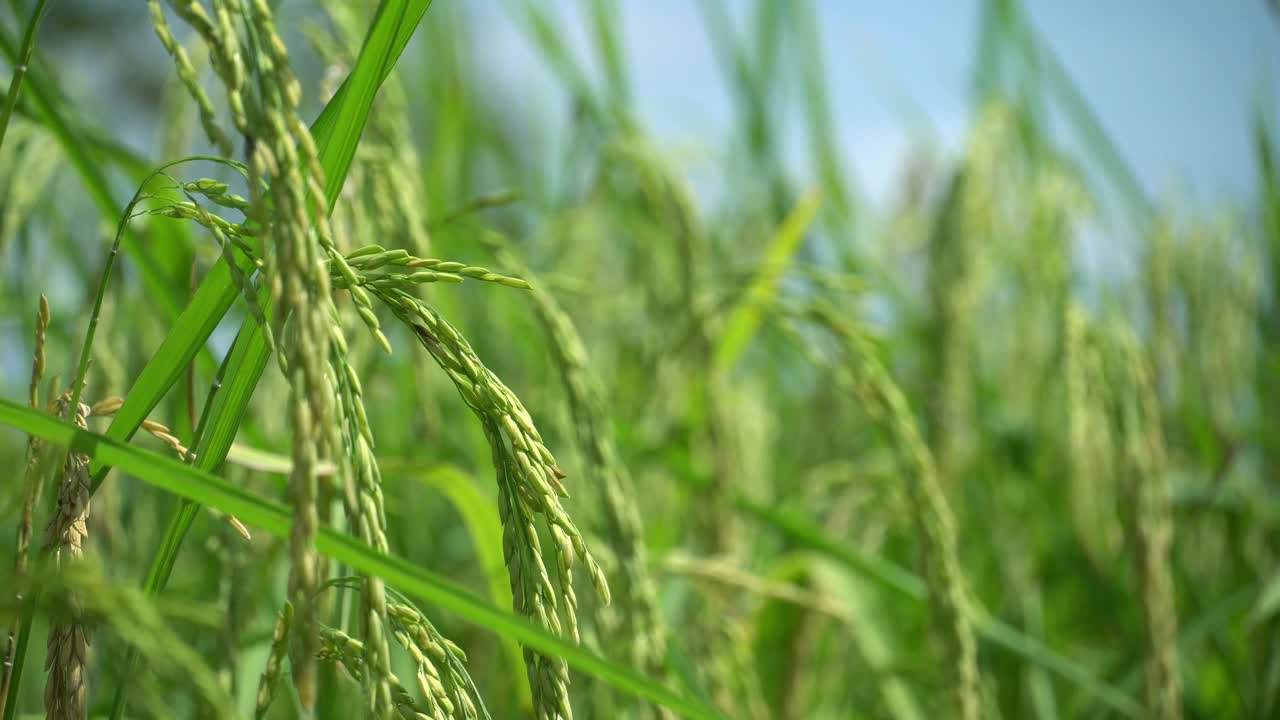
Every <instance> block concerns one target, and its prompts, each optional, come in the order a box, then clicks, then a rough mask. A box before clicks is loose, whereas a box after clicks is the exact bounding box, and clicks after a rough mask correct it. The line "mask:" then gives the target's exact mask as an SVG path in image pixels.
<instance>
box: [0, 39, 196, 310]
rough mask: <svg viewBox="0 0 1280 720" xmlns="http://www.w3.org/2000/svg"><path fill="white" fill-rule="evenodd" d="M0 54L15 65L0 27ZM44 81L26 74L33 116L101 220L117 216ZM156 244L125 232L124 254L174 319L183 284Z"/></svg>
mask: <svg viewBox="0 0 1280 720" xmlns="http://www.w3.org/2000/svg"><path fill="white" fill-rule="evenodd" d="M0 51H3V52H4V54H5V57H6V58H8V59H9V60H10V61H11V62H14V63H17V62H18V59H17V58H18V55H17V52H16V48H15V47H14V44H13V41H12V39H11V38H9V37H8V34H7V33H5V32H3V28H0ZM45 82H46V79H45V78H44V76H43V75H42V74H41V73H37V72H30V73H28V78H27V83H26V84H27V86H28V92H27V96H28V97H30V98H31V101H32V105H33V106H34V108H35V111H36V114H37V115H38V116H39V117H40V119H41V121H42V122H43V123H44V126H45V127H46V128H48V129H49V131H50V132H52V133H53V135H54V137H56V138H57V139H58V142H59V144H60V145H61V146H62V149H63V152H65V153H66V154H67V159H69V160H70V161H71V164H72V166H74V167H75V169H76V171H77V172H78V173H79V175H80V179H81V180H82V181H83V182H84V185H85V188H86V189H87V190H88V191H89V195H90V197H92V199H93V201H94V204H95V205H97V207H98V211H99V212H100V213H101V214H102V215H103V216H104V217H109V218H114V217H116V213H117V211H118V208H119V206H118V204H117V202H116V200H115V198H114V197H113V195H112V192H111V183H110V181H109V180H108V179H107V175H106V172H105V170H104V169H103V166H102V163H101V162H99V161H98V159H97V158H96V157H94V156H92V155H91V154H90V153H89V148H90V147H91V144H90V143H88V142H86V141H85V138H83V137H81V136H80V135H79V133H77V132H76V131H75V130H74V129H73V128H72V126H71V124H70V123H69V122H68V121H67V119H66V117H65V115H66V114H65V113H64V112H62V110H61V109H60V108H59V107H58V106H57V103H56V93H54V92H53V91H51V90H50V89H49V88H48V87H47V86H46V85H45ZM157 245H160V247H157V248H153V249H148V248H144V246H143V244H142V241H141V239H140V238H139V237H138V235H137V233H135V232H129V233H126V235H125V237H124V248H125V251H126V252H128V253H129V257H130V259H131V260H132V261H133V262H134V264H135V265H137V267H138V270H139V272H140V274H141V275H142V280H143V283H144V284H145V285H146V287H147V291H148V293H149V296H150V297H151V298H152V299H153V300H154V301H155V302H156V303H157V305H158V307H159V308H160V309H161V310H163V311H164V312H165V314H166V315H167V316H168V317H170V318H175V317H177V316H178V312H179V309H180V308H179V304H178V303H179V300H178V298H185V297H186V287H185V282H180V281H179V279H178V278H176V277H170V276H168V275H166V273H165V272H164V271H163V269H162V267H161V266H160V264H159V263H158V262H157V258H158V257H164V256H165V247H164V244H163V243H157ZM183 279H185V278H183Z"/></svg>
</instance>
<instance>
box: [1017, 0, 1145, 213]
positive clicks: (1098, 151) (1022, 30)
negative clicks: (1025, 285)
mask: <svg viewBox="0 0 1280 720" xmlns="http://www.w3.org/2000/svg"><path fill="white" fill-rule="evenodd" d="M1001 10H1002V11H1003V12H1005V13H1007V20H1006V22H1007V26H1008V29H1009V31H1010V33H1011V34H1012V36H1013V37H1014V39H1015V41H1016V42H1017V49H1018V50H1019V51H1020V52H1021V53H1022V56H1023V61H1024V63H1025V64H1036V65H1039V66H1040V67H1041V69H1042V70H1043V72H1044V78H1045V81H1046V85H1047V87H1048V88H1049V89H1050V90H1051V91H1052V92H1053V93H1054V94H1055V95H1056V96H1057V98H1058V100H1059V102H1060V105H1061V109H1062V111H1063V113H1064V114H1065V115H1066V117H1067V120H1068V122H1070V123H1071V124H1072V125H1074V126H1075V129H1076V132H1078V133H1079V134H1080V137H1081V139H1082V140H1083V141H1084V143H1085V147H1086V148H1087V149H1088V150H1089V151H1090V152H1091V153H1092V154H1093V155H1094V157H1095V159H1096V160H1097V161H1098V163H1099V165H1100V166H1101V167H1102V170H1103V172H1104V173H1106V175H1107V177H1108V179H1109V180H1110V181H1111V182H1112V184H1114V186H1115V188H1116V190H1118V191H1119V193H1120V194H1121V195H1122V196H1123V197H1124V200H1125V202H1126V204H1127V206H1128V209H1129V210H1130V212H1131V213H1132V214H1133V215H1134V220H1136V221H1137V222H1138V223H1139V224H1140V225H1146V224H1147V223H1148V222H1149V221H1150V220H1151V218H1152V217H1153V216H1154V214H1155V206H1154V205H1153V204H1152V202H1151V199H1150V198H1148V197H1147V194H1146V191H1145V190H1143V189H1142V183H1141V182H1139V180H1138V176H1137V174H1136V173H1135V172H1134V171H1133V168H1132V167H1131V166H1130V165H1129V163H1128V161H1126V160H1125V159H1124V155H1122V154H1121V153H1120V149H1119V147H1118V146H1117V145H1116V144H1115V142H1114V141H1113V140H1112V139H1111V136H1110V135H1109V134H1107V131H1106V129H1105V128H1104V127H1103V126H1102V122H1101V121H1100V120H1099V119H1098V116H1097V114H1096V113H1094V111H1093V108H1092V107H1090V105H1089V101H1088V100H1086V99H1085V96H1084V93H1082V92H1080V88H1079V87H1078V86H1077V85H1076V84H1075V81H1074V80H1072V78H1071V74H1070V73H1068V72H1067V68H1066V66H1065V65H1063V63H1062V60H1061V59H1060V58H1059V57H1058V55H1057V53H1055V52H1054V51H1053V48H1051V47H1049V45H1048V43H1046V42H1045V39H1044V37H1043V36H1041V35H1040V34H1039V33H1038V32H1037V31H1036V29H1035V28H1034V27H1032V25H1031V22H1030V20H1028V19H1027V17H1026V14H1025V13H1024V12H1023V11H1022V8H1021V6H1020V4H1019V3H1018V2H1017V0H1006V1H1005V2H1002V3H1001Z"/></svg>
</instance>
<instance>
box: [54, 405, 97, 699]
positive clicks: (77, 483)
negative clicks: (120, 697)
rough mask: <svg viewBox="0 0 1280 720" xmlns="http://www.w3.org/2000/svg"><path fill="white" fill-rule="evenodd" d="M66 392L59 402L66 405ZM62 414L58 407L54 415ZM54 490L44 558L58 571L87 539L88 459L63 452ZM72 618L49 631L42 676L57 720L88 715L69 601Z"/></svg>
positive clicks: (74, 608)
mask: <svg viewBox="0 0 1280 720" xmlns="http://www.w3.org/2000/svg"><path fill="white" fill-rule="evenodd" d="M71 397H72V392H71V391H70V390H68V391H67V392H66V393H64V394H63V396H62V398H61V399H60V400H59V405H60V406H66V405H68V404H70V402H71ZM64 412H66V410H65V409H64V407H59V409H58V414H59V415H61V414H62V413H64ZM88 419H89V406H88V405H85V404H84V403H79V404H78V405H77V406H76V412H75V423H76V425H78V426H80V427H81V428H87V427H88ZM60 477H61V480H60V483H59V487H58V500H57V507H56V508H55V510H54V514H53V517H51V518H50V520H49V525H48V528H47V529H46V532H45V553H46V554H47V555H48V556H50V557H51V558H52V559H53V562H54V565H55V567H57V568H58V569H62V568H64V567H66V566H68V565H70V564H72V563H76V562H79V561H80V560H81V559H82V558H83V557H84V541H85V539H86V538H87V537H88V535H89V458H88V457H87V456H86V455H83V454H81V453H77V452H74V451H71V452H68V453H67V459H66V464H65V465H64V466H63V468H62V473H61V476H60ZM70 602H71V610H70V617H69V618H68V619H65V620H59V621H57V622H55V623H53V624H52V625H50V627H49V640H48V654H47V655H46V658H45V672H47V673H48V678H47V679H46V682H45V689H44V708H45V712H46V713H47V714H48V716H49V717H50V718H54V719H55V720H77V719H80V720H82V719H83V718H85V717H87V716H88V715H87V713H88V687H87V680H88V679H87V677H86V664H87V662H88V653H89V636H88V629H87V628H86V627H85V626H84V625H83V624H82V623H81V621H80V614H81V611H80V608H79V604H78V600H77V598H75V597H72V598H70Z"/></svg>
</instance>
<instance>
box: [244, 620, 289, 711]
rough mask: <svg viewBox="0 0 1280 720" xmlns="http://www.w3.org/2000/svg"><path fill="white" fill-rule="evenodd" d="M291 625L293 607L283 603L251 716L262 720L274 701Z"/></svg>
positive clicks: (282, 668)
mask: <svg viewBox="0 0 1280 720" xmlns="http://www.w3.org/2000/svg"><path fill="white" fill-rule="evenodd" d="M292 624H293V605H292V604H291V603H289V602H285V604H284V606H283V607H281V608H280V614H279V615H278V616H277V617H276V625H275V630H274V631H273V632H272V636H271V650H270V651H269V652H268V653H267V662H266V664H265V665H263V667H262V675H261V676H260V677H259V679H258V692H257V695H256V696H255V697H256V700H255V704H254V711H253V716H254V718H256V720H262V719H263V718H264V717H266V716H267V710H269V709H271V701H272V700H274V699H275V696H276V688H277V687H279V685H280V676H281V674H282V673H283V672H284V659H285V656H287V655H288V653H289V628H290V626H291V625H292Z"/></svg>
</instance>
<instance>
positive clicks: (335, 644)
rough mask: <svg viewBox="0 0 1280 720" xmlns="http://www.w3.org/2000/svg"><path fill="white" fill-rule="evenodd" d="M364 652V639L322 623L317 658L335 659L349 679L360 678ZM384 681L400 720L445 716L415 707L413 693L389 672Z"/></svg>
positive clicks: (357, 679)
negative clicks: (387, 683)
mask: <svg viewBox="0 0 1280 720" xmlns="http://www.w3.org/2000/svg"><path fill="white" fill-rule="evenodd" d="M366 655H367V652H366V650H365V648H364V643H362V642H360V641H359V640H357V639H355V638H353V637H351V636H350V635H348V634H346V633H344V632H342V631H341V630H338V629H337V628H330V627H322V628H321V629H320V650H319V658H320V659H321V660H327V661H330V662H336V663H338V664H339V665H340V666H341V667H342V669H343V670H345V671H346V672H347V674H348V675H350V676H351V677H352V678H353V679H355V680H356V681H358V682H363V680H364V675H365V666H364V659H365V656H366ZM388 682H389V683H390V685H391V692H392V695H393V697H394V703H395V712H396V714H397V715H398V716H399V717H400V718H403V720H443V719H444V718H445V717H446V716H445V715H441V714H438V713H427V712H423V709H422V708H419V707H418V703H417V701H416V700H415V699H414V697H413V695H411V694H410V693H409V691H408V690H407V689H405V687H404V685H402V684H401V683H400V680H399V679H398V678H396V677H395V676H394V675H392V676H391V677H390V678H389V679H388Z"/></svg>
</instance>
